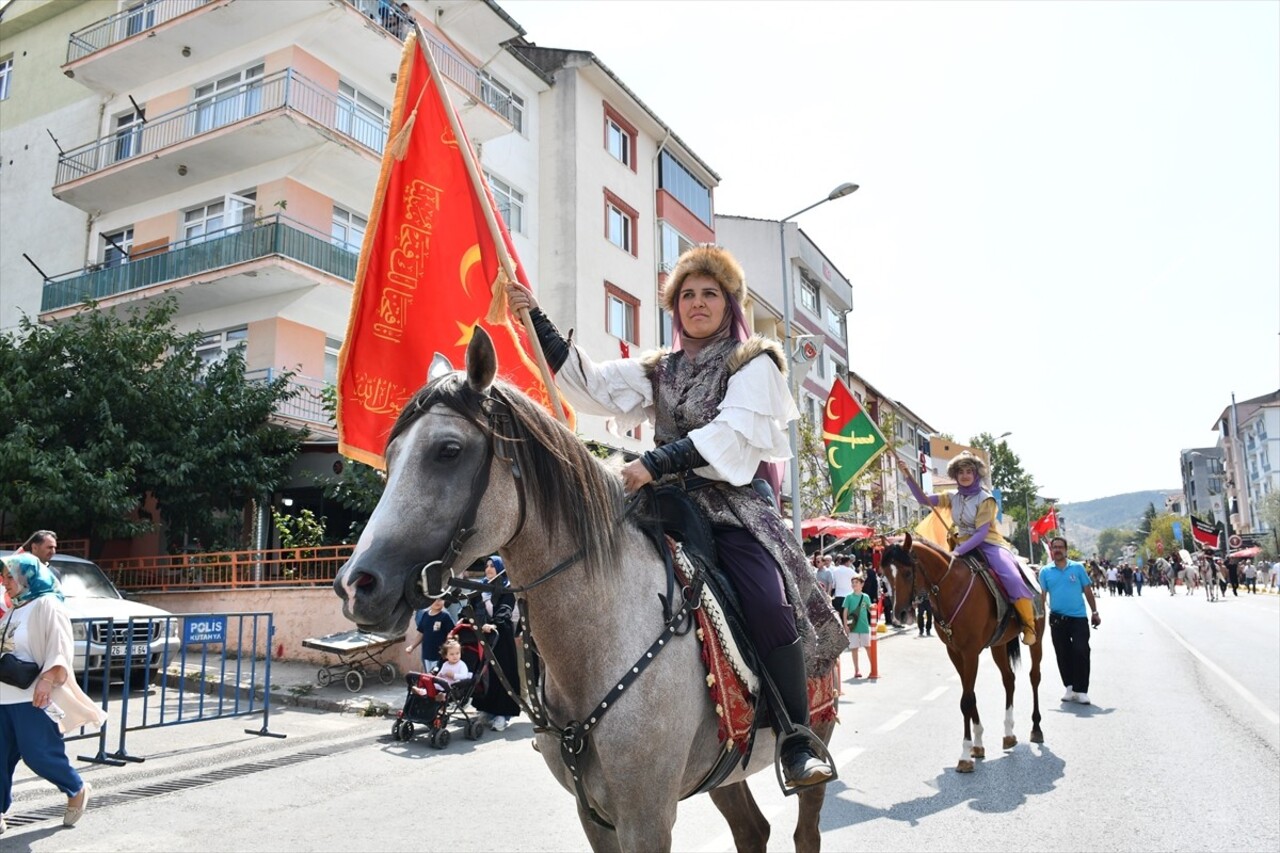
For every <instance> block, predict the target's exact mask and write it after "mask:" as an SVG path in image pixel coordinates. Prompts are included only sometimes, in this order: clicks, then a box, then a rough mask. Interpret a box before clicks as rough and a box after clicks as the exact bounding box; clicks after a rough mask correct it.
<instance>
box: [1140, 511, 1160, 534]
mask: <svg viewBox="0 0 1280 853" xmlns="http://www.w3.org/2000/svg"><path fill="white" fill-rule="evenodd" d="M1157 515H1158V513H1156V505H1155V504H1150V503H1149V504H1147V508H1146V509H1144V510H1143V511H1142V519H1141V520H1140V521H1139V522H1138V541H1139V542H1145V541H1146V540H1147V537H1149V536H1150V535H1151V531H1152V530H1153V529H1154V527H1155V523H1156V517H1157Z"/></svg>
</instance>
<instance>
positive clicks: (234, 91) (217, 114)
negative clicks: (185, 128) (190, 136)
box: [195, 63, 264, 133]
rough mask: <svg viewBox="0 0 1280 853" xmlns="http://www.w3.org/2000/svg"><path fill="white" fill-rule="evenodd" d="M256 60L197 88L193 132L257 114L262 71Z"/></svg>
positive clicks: (200, 131)
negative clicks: (241, 69) (253, 63)
mask: <svg viewBox="0 0 1280 853" xmlns="http://www.w3.org/2000/svg"><path fill="white" fill-rule="evenodd" d="M263 68H264V66H263V65H262V64H261V63H259V64H258V65H255V66H253V67H252V68H246V69H245V70H243V71H237V72H236V73H234V74H229V75H227V76H226V77H223V78H222V79H221V80H215V81H214V82H212V83H209V84H206V85H204V86H200V87H197V88H196V97H195V104H196V133H206V132H208V131H210V130H214V129H215V128H219V127H222V126H223V125H227V124H231V123H232V122H235V121H239V120H240V119H242V118H245V117H246V116H251V115H257V114H258V111H259V110H261V109H262V72H263Z"/></svg>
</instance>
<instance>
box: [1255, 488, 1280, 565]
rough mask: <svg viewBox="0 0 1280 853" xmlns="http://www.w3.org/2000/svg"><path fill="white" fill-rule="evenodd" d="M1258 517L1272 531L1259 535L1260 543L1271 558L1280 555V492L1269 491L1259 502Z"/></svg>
mask: <svg viewBox="0 0 1280 853" xmlns="http://www.w3.org/2000/svg"><path fill="white" fill-rule="evenodd" d="M1258 518H1259V519H1260V520H1261V521H1262V523H1263V524H1265V525H1266V526H1267V528H1268V529H1269V530H1270V531H1271V532H1270V533H1269V534H1263V535H1259V536H1258V537H1257V540H1258V544H1259V545H1261V546H1262V550H1263V553H1264V554H1266V555H1267V556H1268V557H1270V558H1271V559H1273V560H1274V559H1275V558H1276V557H1277V556H1280V492H1268V493H1267V495H1266V497H1264V498H1263V499H1262V500H1261V501H1260V502H1259V503H1258Z"/></svg>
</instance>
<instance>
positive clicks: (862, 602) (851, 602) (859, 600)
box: [841, 575, 871, 678]
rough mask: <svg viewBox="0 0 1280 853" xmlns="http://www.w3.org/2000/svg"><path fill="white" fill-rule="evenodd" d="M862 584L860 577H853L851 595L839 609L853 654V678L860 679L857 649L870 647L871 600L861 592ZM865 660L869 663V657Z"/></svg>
mask: <svg viewBox="0 0 1280 853" xmlns="http://www.w3.org/2000/svg"><path fill="white" fill-rule="evenodd" d="M862 583H863V578H862V576H861V575H855V576H854V578H853V594H852V595H846V596H845V597H844V606H843V607H842V608H841V613H842V614H843V616H844V627H845V630H846V631H848V632H849V651H851V652H853V677H854V678H861V677H862V671H861V670H860V669H858V649H865V648H868V647H870V645H871V618H870V617H871V599H870V598H869V597H868V596H867V594H866V593H865V592H863V591H862ZM868 655H870V652H868ZM867 660H868V662H870V657H868V659H867Z"/></svg>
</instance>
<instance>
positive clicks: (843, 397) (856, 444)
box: [822, 378, 889, 512]
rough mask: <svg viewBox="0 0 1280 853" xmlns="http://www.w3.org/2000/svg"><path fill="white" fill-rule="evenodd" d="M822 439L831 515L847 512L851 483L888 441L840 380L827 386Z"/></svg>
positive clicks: (851, 494) (851, 501) (887, 444)
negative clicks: (828, 481)
mask: <svg viewBox="0 0 1280 853" xmlns="http://www.w3.org/2000/svg"><path fill="white" fill-rule="evenodd" d="M822 440H823V442H824V443H825V444H826V445H827V468H828V469H829V470H830V472H831V495H832V497H833V498H835V508H834V509H833V510H832V512H848V511H849V509H850V507H851V505H852V503H853V484H854V481H855V480H857V479H858V475H859V474H861V473H862V472H863V471H865V470H867V466H868V465H870V464H871V463H872V462H874V461H875V459H876V457H877V456H879V455H880V454H881V453H882V452H883V451H884V449H885V448H886V447H888V446H889V442H887V441H885V438H884V434H883V433H881V432H880V428H879V427H878V426H876V422H875V421H873V420H872V419H871V418H870V416H869V415H867V413H866V411H865V410H864V409H863V408H862V406H861V404H859V403H858V401H857V400H856V399H855V398H854V396H853V394H851V393H849V388H848V386H847V385H845V384H844V382H842V381H841V380H840V379H838V378H837V379H836V380H835V381H834V382H832V383H831V393H830V394H828V395H827V408H826V412H825V413H824V415H823V418H822Z"/></svg>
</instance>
